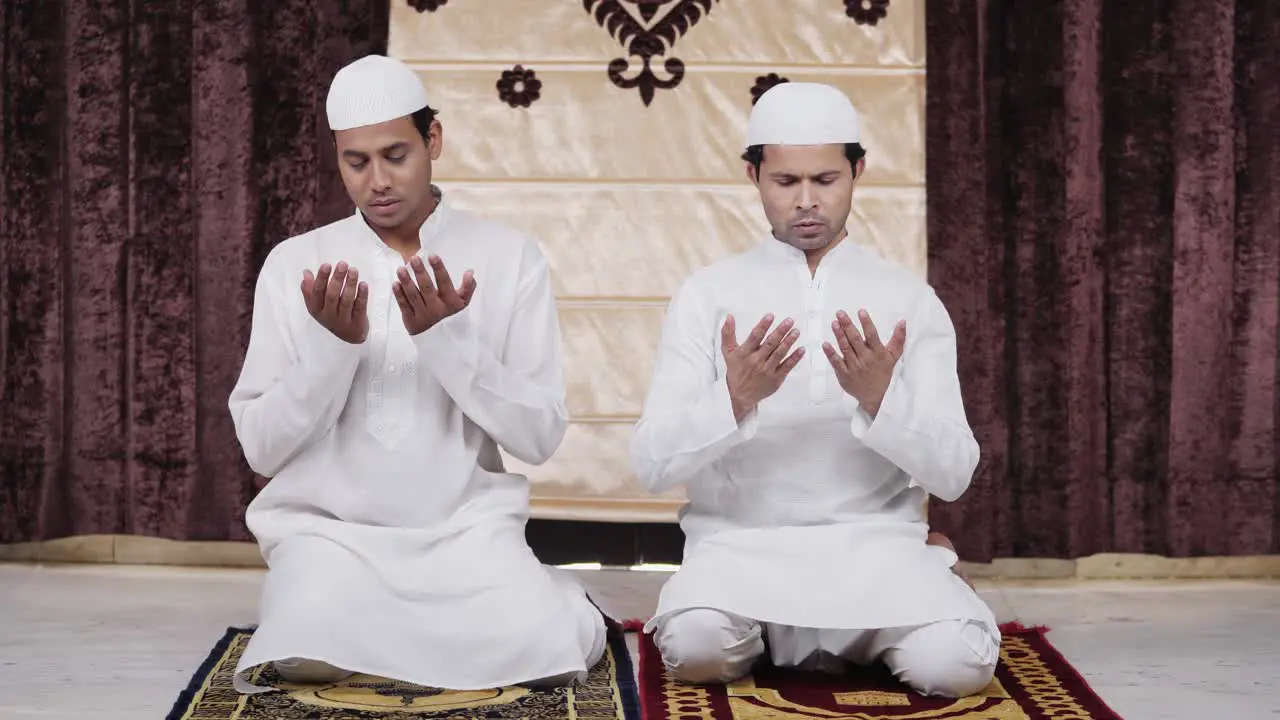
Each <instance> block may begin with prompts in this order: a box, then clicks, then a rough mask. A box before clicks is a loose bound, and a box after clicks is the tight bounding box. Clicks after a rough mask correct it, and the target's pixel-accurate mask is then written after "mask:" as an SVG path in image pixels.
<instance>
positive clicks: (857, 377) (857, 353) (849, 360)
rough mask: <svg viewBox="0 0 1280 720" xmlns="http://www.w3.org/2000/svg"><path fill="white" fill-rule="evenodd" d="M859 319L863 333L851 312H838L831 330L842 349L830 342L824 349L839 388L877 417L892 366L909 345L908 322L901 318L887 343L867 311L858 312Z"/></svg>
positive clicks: (887, 386)
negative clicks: (855, 323) (907, 344)
mask: <svg viewBox="0 0 1280 720" xmlns="http://www.w3.org/2000/svg"><path fill="white" fill-rule="evenodd" d="M858 319H859V320H861V321H862V332H861V333H859V332H858V328H857V327H855V326H854V324H853V320H852V319H851V318H850V317H849V315H848V314H846V313H845V312H844V311H843V310H841V311H840V312H838V313H836V320H835V322H833V323H831V329H832V330H833V331H835V336H836V343H837V344H838V345H839V346H840V350H839V351H838V352H837V350H836V349H835V348H834V347H832V346H831V343H829V342H828V343H823V344H822V349H823V350H826V352H827V359H828V360H830V361H831V367H832V368H834V369H835V371H836V379H837V380H839V381H840V387H841V388H843V389H844V391H845V392H847V393H849V394H850V395H852V396H853V398H854V399H855V400H857V401H858V405H860V406H861V407H862V409H863V410H865V411H866V412H867V414H868V415H870V416H871V417H873V418H874V417H875V416H876V413H878V412H879V411H880V403H881V401H883V400H884V394H885V391H887V390H888V389H889V381H890V380H891V379H892V378H893V368H894V366H895V365H897V364H898V358H900V357H902V351H903V349H904V348H905V347H906V343H907V324H906V322H905V321H899V322H898V325H897V326H896V327H895V328H894V329H893V337H891V338H889V344H888V345H885V344H883V343H881V342H880V333H879V332H878V331H877V330H876V326H875V323H873V322H871V316H870V315H868V314H867V311H866V310H860V311H859V312H858Z"/></svg>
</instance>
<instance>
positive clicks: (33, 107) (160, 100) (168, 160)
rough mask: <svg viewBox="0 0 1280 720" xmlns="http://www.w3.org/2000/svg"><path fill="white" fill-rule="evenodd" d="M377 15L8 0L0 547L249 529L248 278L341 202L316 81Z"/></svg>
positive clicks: (0, 247) (0, 37)
mask: <svg viewBox="0 0 1280 720" xmlns="http://www.w3.org/2000/svg"><path fill="white" fill-rule="evenodd" d="M387 10H388V3H387V1H386V0H345V1H344V0H305V1H303V0H270V1H269V2H258V1H255V0H203V1H197V0H166V2H159V3H152V2H142V1H141V0H74V1H72V0H3V2H0V43H3V44H2V45H0V58H2V68H3V69H2V71H0V83H2V84H3V87H2V88H0V89H2V93H0V97H2V98H3V102H2V104H0V128H2V130H3V143H2V144H0V205H2V206H3V221H2V222H3V224H2V225H0V231H2V234H0V320H2V322H0V378H2V380H3V384H2V385H0V542H18V541H30V540H41V539H49V538H56V537H61V536H67V535H73V534H86V533H124V534H140V535H156V536H162V537H170V538H182V539H188V540H201V539H217V540H225V539H243V538H247V537H248V535H247V532H246V530H245V528H244V524H243V514H244V508H245V505H246V504H247V502H248V500H249V499H250V498H251V497H252V495H253V494H254V492H255V491H256V489H257V486H256V484H255V478H254V475H253V473H252V472H251V471H250V470H249V469H248V467H247V466H246V465H245V463H244V460H243V459H242V457H241V455H240V450H239V446H238V444H237V443H236V440H235V436H234V431H233V428H232V425H231V418H230V415H229V413H228V410H227V396H228V394H229V393H230V391H231V388H232V385H233V384H234V382H235V379H236V377H237V375H238V373H239V369H240V363H241V361H242V359H243V353H244V348H245V345H246V343H247V337H248V330H249V318H250V309H251V301H252V294H253V285H254V280H255V278H256V276H257V271H258V268H259V266H260V263H261V261H262V259H263V258H264V257H265V254H266V252H267V251H268V250H269V249H270V247H271V246H272V245H274V244H275V243H277V242H279V241H280V240H282V239H284V238H285V237H287V236H288V235H290V234H293V233H296V232H299V231H303V230H305V229H308V228H310V227H313V226H315V225H317V224H319V223H322V222H326V221H328V220H332V219H335V218H336V217H338V216H339V215H341V214H343V213H346V212H348V209H349V205H348V201H347V199H346V196H345V193H344V191H343V188H342V185H341V181H340V179H339V176H338V173H337V170H336V160H335V159H334V158H333V154H332V152H330V151H329V150H328V144H329V142H330V141H329V139H328V136H327V129H326V126H325V121H324V93H325V90H326V88H327V86H328V83H329V80H330V78H331V77H332V76H333V73H334V72H335V71H336V70H337V69H338V68H339V67H340V66H341V65H343V64H345V63H346V62H349V61H350V60H353V59H355V58H356V57H359V56H360V55H363V54H366V53H369V52H385V47H386V35H387V25H388V22H387V17H386V15H387Z"/></svg>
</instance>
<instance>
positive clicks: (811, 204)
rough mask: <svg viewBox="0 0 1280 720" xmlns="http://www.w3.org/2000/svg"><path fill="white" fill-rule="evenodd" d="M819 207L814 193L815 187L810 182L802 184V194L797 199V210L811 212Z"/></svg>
mask: <svg viewBox="0 0 1280 720" xmlns="http://www.w3.org/2000/svg"><path fill="white" fill-rule="evenodd" d="M817 206H818V197H817V194H816V193H814V192H813V185H812V184H811V183H810V182H809V181H807V180H806V181H803V182H801V183H800V194H799V195H798V196H797V197H796V209H797V210H801V211H805V212H807V211H809V210H812V209H814V208H816V207H817Z"/></svg>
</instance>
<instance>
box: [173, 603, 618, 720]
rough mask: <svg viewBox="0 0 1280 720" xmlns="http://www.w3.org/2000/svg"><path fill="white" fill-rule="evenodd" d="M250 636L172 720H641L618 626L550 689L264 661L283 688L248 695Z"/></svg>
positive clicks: (209, 666) (211, 665)
mask: <svg viewBox="0 0 1280 720" xmlns="http://www.w3.org/2000/svg"><path fill="white" fill-rule="evenodd" d="M252 635H253V630H251V629H236V628H230V629H228V630H227V633H226V635H225V636H224V637H223V638H222V640H221V641H219V642H218V643H217V645H216V646H215V647H214V649H213V651H212V652H210V654H209V657H208V659H207V660H206V661H205V663H204V664H203V665H202V666H201V668H200V669H199V670H198V671H197V672H196V674H195V676H194V677H192V679H191V683H190V684H189V686H188V687H187V689H186V690H185V691H184V692H183V693H182V694H181V695H180V696H179V697H178V700H177V702H175V703H174V706H173V710H172V711H171V712H170V713H169V716H168V720H338V718H342V719H343V720H348V719H349V720H430V719H432V718H436V719H440V720H443V719H445V718H447V719H448V720H472V719H476V720H479V719H481V718H483V719H486V720H490V719H491V720H561V719H562V718H565V719H567V718H573V719H575V720H640V713H639V698H638V695H637V692H636V684H635V676H634V673H633V672H632V665H631V658H630V656H629V655H628V652H627V647H626V643H625V641H624V639H623V635H622V630H621V628H619V627H618V626H616V625H611V626H610V628H609V643H608V646H607V650H606V652H605V654H604V657H602V658H601V659H600V662H598V663H596V665H595V667H593V668H592V669H591V670H590V672H589V673H588V675H587V679H586V681H585V683H582V684H580V685H577V686H574V687H560V688H553V689H545V690H544V689H536V690H535V689H530V688H524V687H503V688H492V689H488V690H476V691H453V690H441V689H438V688H425V687H420V686H417V685H411V684H408V683H403V682H398V681H394V680H387V679H385V678H378V677H373V676H369V675H354V676H352V677H350V678H348V679H346V680H343V681H342V682H339V683H334V684H329V685H294V684H290V683H286V682H284V681H283V680H281V679H280V678H279V677H278V676H277V675H276V674H275V671H274V670H273V669H272V668H271V666H270V665H266V666H263V667H262V668H259V669H258V670H255V671H254V672H255V675H254V677H255V678H256V680H254V683H255V684H258V685H268V686H271V687H277V688H280V689H281V691H280V692H269V693H262V694H258V695H243V694H241V693H239V692H237V691H236V689H235V687H234V686H233V685H232V679H233V677H234V674H235V672H234V671H235V667H236V663H237V661H238V660H239V659H240V655H241V653H242V652H244V648H245V647H246V646H247V645H248V643H249V638H250V637H251V636H252Z"/></svg>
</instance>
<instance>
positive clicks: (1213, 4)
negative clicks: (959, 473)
mask: <svg viewBox="0 0 1280 720" xmlns="http://www.w3.org/2000/svg"><path fill="white" fill-rule="evenodd" d="M926 12H927V25H928V27H927V38H928V41H927V47H928V69H929V71H928V79H927V83H928V96H927V98H928V99H927V103H928V106H927V113H928V120H927V124H928V127H927V155H928V161H927V162H928V168H927V170H928V192H929V199H928V213H929V276H930V279H931V281H932V282H933V283H934V285H935V286H936V287H937V288H938V292H939V295H940V296H941V297H942V299H943V301H944V302H945V303H946V304H947V306H948V307H949V308H950V310H951V312H952V314H953V319H954V321H955V324H956V330H957V333H958V337H959V352H960V358H959V362H960V372H961V377H962V380H963V382H964V385H965V394H966V402H967V407H968V410H969V413H970V421H971V423H972V424H973V425H974V426H975V428H976V431H977V433H978V437H979V440H980V442H981V444H982V449H983V460H982V464H981V466H980V470H979V473H978V477H977V479H976V481H975V484H974V486H973V488H972V490H971V491H970V493H969V494H968V495H967V496H966V497H964V498H962V500H961V501H960V502H957V503H954V504H951V505H945V504H940V503H939V504H935V505H934V506H933V507H932V508H931V517H932V518H935V519H936V521H937V523H938V525H939V526H940V527H941V528H942V529H944V530H945V531H946V532H949V533H952V534H953V536H954V537H955V540H956V543H957V545H958V546H959V549H960V551H961V554H962V555H963V556H964V557H965V558H966V559H972V560H986V559H988V558H991V557H993V556H998V557H1026V556H1041V557H1079V556H1082V555H1088V554H1092V553H1096V552H1139V553H1156V554H1162V555H1170V556H1198V555H1217V554H1222V555H1241V554H1255V553H1274V552H1278V551H1280V512H1278V510H1280V494H1278V493H1277V484H1276V464H1277V463H1276V458H1277V432H1276V429H1277V408H1278V407H1280V403H1278V402H1277V383H1276V379H1277V339H1276V338H1277V290H1278V285H1280V261H1278V259H1277V242H1278V237H1280V153H1278V152H1277V145H1278V144H1280V124H1278V123H1280V3H1278V2H1274V0H1217V1H1214V0H1160V1H1151V2H1123V1H1122V0H1057V1H1053V2H1014V1H1013V0H978V1H976V2H975V0H928V3H927V11H926Z"/></svg>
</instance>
